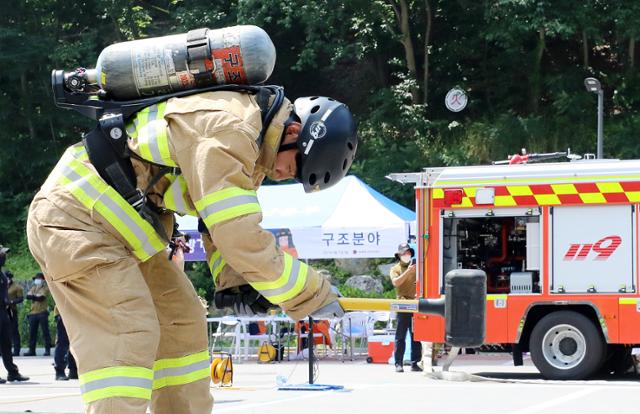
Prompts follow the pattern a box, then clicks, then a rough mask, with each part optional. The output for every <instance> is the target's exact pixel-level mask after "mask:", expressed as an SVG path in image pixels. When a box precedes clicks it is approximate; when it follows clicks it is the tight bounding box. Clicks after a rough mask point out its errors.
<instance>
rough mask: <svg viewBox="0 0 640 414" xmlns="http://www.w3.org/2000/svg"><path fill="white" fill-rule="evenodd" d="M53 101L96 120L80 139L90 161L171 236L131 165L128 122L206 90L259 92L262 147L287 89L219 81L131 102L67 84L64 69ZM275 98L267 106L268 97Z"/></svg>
mask: <svg viewBox="0 0 640 414" xmlns="http://www.w3.org/2000/svg"><path fill="white" fill-rule="evenodd" d="M51 81H52V85H53V95H54V100H55V104H56V105H57V106H59V107H60V108H65V109H73V110H75V111H77V112H79V113H81V114H82V115H84V116H86V117H88V118H91V119H93V120H96V121H97V125H96V127H95V128H94V129H93V130H92V131H91V132H89V133H87V134H85V135H84V136H83V138H82V142H83V144H84V146H85V148H86V150H87V154H88V155H89V160H90V161H91V163H92V164H93V166H94V167H95V168H96V170H97V171H98V173H99V174H100V176H101V177H102V178H103V179H104V180H105V181H106V182H107V183H108V184H109V185H110V186H111V187H113V188H114V189H115V190H116V191H117V192H118V193H119V194H120V195H121V196H122V197H123V198H124V199H125V200H127V202H128V203H129V204H131V206H132V207H134V208H135V209H136V210H137V211H138V213H140V215H141V216H142V217H143V218H144V219H145V220H147V221H149V222H150V223H151V224H152V225H153V226H154V228H155V229H156V231H157V232H158V233H159V234H160V235H161V236H163V237H164V238H165V239H168V238H167V236H166V234H165V232H164V230H163V229H162V226H160V225H159V219H158V216H157V214H156V213H155V212H154V211H153V209H152V208H151V206H149V205H148V203H147V191H148V190H149V189H150V187H151V186H147V188H146V189H145V190H144V191H143V190H141V189H139V188H137V185H136V176H135V173H134V171H133V165H132V164H131V156H132V154H131V152H130V151H129V148H128V146H127V140H128V136H127V132H126V129H125V122H126V121H127V119H129V118H130V117H131V116H132V115H134V114H135V113H136V112H138V111H139V110H141V109H143V108H145V107H148V106H151V105H155V104H157V103H159V102H162V101H166V100H168V99H170V98H179V97H185V96H189V95H194V94H197V93H203V92H212V91H235V92H246V93H252V94H255V95H256V101H257V103H258V105H259V106H260V112H261V118H262V130H261V131H260V134H259V136H258V137H257V139H256V142H257V143H258V146H260V145H261V144H262V141H263V139H264V135H265V133H266V130H267V128H268V127H269V124H270V123H271V121H272V120H273V117H274V116H275V114H276V113H277V111H278V110H279V109H280V107H281V106H282V103H283V102H284V90H283V88H282V87H281V86H274V85H267V86H257V85H217V86H210V87H206V88H198V89H190V90H186V91H180V92H175V93H171V94H166V95H160V96H154V97H150V98H142V99H136V100H131V101H114V100H109V99H101V98H100V97H99V95H98V94H96V93H90V92H84V91H77V90H75V91H74V90H70V89H69V88H67V87H66V82H65V74H64V71H61V70H54V71H53V72H52V74H51ZM272 96H273V97H274V99H273V102H272V104H271V105H269V100H270V98H271V97H272ZM170 170H171V168H170V167H165V168H164V169H163V170H161V171H160V172H159V173H158V174H156V176H154V177H153V178H152V180H151V182H152V183H155V182H157V181H158V179H160V178H161V177H162V176H163V175H164V174H166V173H167V172H169V171H170Z"/></svg>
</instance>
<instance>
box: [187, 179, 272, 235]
mask: <svg viewBox="0 0 640 414" xmlns="http://www.w3.org/2000/svg"><path fill="white" fill-rule="evenodd" d="M195 206H196V209H197V210H198V212H199V213H200V216H201V217H202V218H203V220H204V223H205V224H206V225H207V227H208V228H211V227H212V226H214V225H215V224H217V223H220V222H222V221H225V220H230V219H232V218H236V217H240V216H244V215H246V214H252V213H260V212H262V210H261V208H260V204H259V203H258V197H257V195H256V192H255V191H253V190H245V189H242V188H240V187H228V188H225V189H223V190H220V191H216V192H214V193H211V194H207V195H206V196H204V197H203V198H201V199H200V200H198V201H196V203H195Z"/></svg>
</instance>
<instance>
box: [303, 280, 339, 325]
mask: <svg viewBox="0 0 640 414" xmlns="http://www.w3.org/2000/svg"><path fill="white" fill-rule="evenodd" d="M340 297H342V294H341V293H340V291H339V290H338V288H337V287H335V286H331V293H330V296H329V299H328V301H327V302H325V305H323V306H322V307H321V308H319V309H316V310H314V311H313V312H311V314H309V316H311V317H312V318H313V319H333V318H342V317H343V316H344V309H343V308H342V305H340V302H338V298H340Z"/></svg>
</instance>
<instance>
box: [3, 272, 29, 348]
mask: <svg viewBox="0 0 640 414" xmlns="http://www.w3.org/2000/svg"><path fill="white" fill-rule="evenodd" d="M4 274H5V276H7V277H8V278H9V318H10V319H11V342H13V356H20V345H21V343H20V329H19V328H18V305H19V304H21V303H22V301H23V300H24V289H23V288H22V286H20V285H19V284H18V283H14V281H13V273H11V272H10V271H8V270H7V271H5V272H4Z"/></svg>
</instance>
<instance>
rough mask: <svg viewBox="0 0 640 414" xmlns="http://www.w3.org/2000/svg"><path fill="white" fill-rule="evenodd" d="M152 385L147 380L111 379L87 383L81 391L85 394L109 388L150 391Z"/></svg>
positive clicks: (150, 381)
mask: <svg viewBox="0 0 640 414" xmlns="http://www.w3.org/2000/svg"><path fill="white" fill-rule="evenodd" d="M152 385H153V381H152V380H150V379H145V378H133V377H110V378H104V379H99V380H95V381H91V382H87V383H86V384H83V385H81V386H80V390H81V391H82V393H83V394H85V393H87V392H90V391H96V390H101V389H103V388H109V387H138V388H144V389H148V390H150V389H151V386H152Z"/></svg>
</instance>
